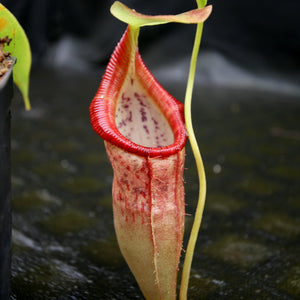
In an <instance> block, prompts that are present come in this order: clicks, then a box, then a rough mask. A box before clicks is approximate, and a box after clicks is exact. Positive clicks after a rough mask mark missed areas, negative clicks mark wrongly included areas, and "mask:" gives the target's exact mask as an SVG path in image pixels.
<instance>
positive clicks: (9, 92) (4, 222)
mask: <svg viewBox="0 0 300 300" xmlns="http://www.w3.org/2000/svg"><path fill="white" fill-rule="evenodd" d="M12 96H13V80H12V67H11V68H10V70H9V71H8V72H7V73H6V74H5V75H4V76H2V77H1V79H0V299H1V300H6V299H8V298H9V292H10V283H9V282H10V264H11V205H10V195H11V169H10V168H11V165H10V119H11V113H10V106H11V100H12Z"/></svg>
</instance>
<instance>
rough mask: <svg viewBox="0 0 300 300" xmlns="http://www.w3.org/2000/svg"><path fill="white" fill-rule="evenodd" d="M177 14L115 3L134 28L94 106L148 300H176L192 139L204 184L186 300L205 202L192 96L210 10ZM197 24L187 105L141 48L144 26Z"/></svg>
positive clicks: (128, 255) (122, 231) (121, 226)
mask: <svg viewBox="0 0 300 300" xmlns="http://www.w3.org/2000/svg"><path fill="white" fill-rule="evenodd" d="M204 2H205V1H199V3H198V9H195V10H192V11H189V12H185V13H182V14H179V15H157V16H148V15H143V14H140V13H137V12H136V11H134V10H131V9H129V8H128V7H126V6H125V5H123V4H122V3H120V2H115V3H114V4H113V5H112V7H111V13H112V14H113V15H114V16H115V17H117V18H118V19H120V20H121V21H123V22H126V23H127V24H128V27H127V29H126V31H125V33H124V35H123V37H122V38H121V40H120V42H119V44H118V45H117V47H116V48H115V50H114V52H113V54H112V56H111V58H110V61H109V63H108V65H107V67H106V70H105V73H104V76H103V78H102V81H101V83H100V86H99V88H98V91H97V93H96V96H95V97H94V99H93V100H92V103H91V105H90V119H91V124H92V126H93V129H94V130H95V131H96V132H97V133H98V134H99V135H100V136H101V137H102V138H103V139H104V140H105V148H106V152H107V155H108V158H109V160H110V162H111V165H112V168H113V171H114V177H113V187H112V198H113V214H114V226H115V231H116V235H117V240H118V244H119V247H120V250H121V252H122V255H123V256H124V258H125V260H126V262H127V264H128V266H129V268H130V269H131V271H132V273H133V275H134V276H135V278H136V280H137V283H138V285H139V287H140V289H141V291H142V293H143V294H144V296H145V298H146V299H176V286H177V273H178V268H179V261H180V257H181V253H182V241H183V234H184V219H185V200H184V186H183V170H184V158H185V149H184V147H185V144H186V141H187V138H188V137H189V139H190V142H191V145H192V149H193V152H194V155H195V159H196V163H197V166H198V173H199V179H200V191H201V192H199V204H198V207H197V210H196V217H195V221H194V226H193V228H192V233H191V237H190V241H189V244H188V247H187V251H186V255H185V263H184V267H183V272H182V274H183V275H182V280H181V290H180V299H186V297H187V289H188V280H189V272H190V267H191V261H192V256H193V251H194V247H195V243H196V239H197V235H198V230H199V227H200V223H201V218H202V211H203V206H204V199H205V191H206V184H205V174H204V168H203V164H202V159H201V155H200V152H199V150H198V147H197V143H196V141H195V138H194V133H193V130H192V123H191V109H190V105H191V95H192V89H193V81H194V76H195V66H196V60H197V54H198V48H199V44H200V39H201V33H202V24H203V22H204V21H205V20H206V19H207V18H208V16H209V15H210V13H211V9H212V8H211V6H205V5H206V3H204ZM169 22H178V23H186V24H198V29H197V33H196V39H195V45H194V51H193V54H192V60H191V68H190V75H189V80H188V86H187V91H186V99H185V104H184V105H183V104H182V103H181V102H179V101H177V100H176V99H175V98H174V97H172V96H171V95H170V94H169V93H168V92H167V91H166V90H164V89H163V87H162V86H161V85H160V84H159V83H158V82H157V80H156V79H155V78H154V76H153V75H152V74H151V73H150V71H149V70H148V68H147V67H146V65H145V64H144V62H143V60H142V58H141V55H140V53H139V50H138V36H139V31H140V27H141V26H149V25H158V24H165V23H169Z"/></svg>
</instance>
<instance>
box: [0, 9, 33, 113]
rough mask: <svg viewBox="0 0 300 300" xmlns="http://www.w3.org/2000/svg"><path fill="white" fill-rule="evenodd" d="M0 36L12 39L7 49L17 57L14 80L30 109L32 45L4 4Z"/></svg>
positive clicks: (0, 10) (0, 16)
mask: <svg viewBox="0 0 300 300" xmlns="http://www.w3.org/2000/svg"><path fill="white" fill-rule="evenodd" d="M0 36H1V37H2V38H3V37H5V36H8V37H9V38H11V39H12V41H11V43H10V44H9V45H8V46H5V50H6V51H8V52H10V53H11V54H12V55H13V56H15V57H16V58H17V63H16V65H15V66H14V71H13V77H14V82H15V84H16V85H17V86H18V88H19V90H20V91H21V93H22V96H23V99H24V103H25V108H26V110H29V109H30V101H29V76H30V68H31V50H30V45H29V42H28V39H27V36H26V33H25V32H24V30H23V28H22V26H21V25H20V23H19V22H18V20H17V19H16V18H15V17H14V15H13V14H12V13H11V12H10V11H9V10H8V9H6V8H5V7H4V6H3V5H2V4H0Z"/></svg>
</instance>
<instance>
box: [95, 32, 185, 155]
mask: <svg viewBox="0 0 300 300" xmlns="http://www.w3.org/2000/svg"><path fill="white" fill-rule="evenodd" d="M133 47H136V45H135V44H134V42H132V36H131V34H130V27H128V28H127V30H126V32H125V33H124V35H123V37H122V39H121V41H120V42H119V44H118V46H117V47H116V49H115V51H114V53H113V55H112V56H111V59H110V61H109V64H108V66H107V68H106V71H105V74H104V76H103V79H102V82H101V84H100V87H99V89H98V91H97V93H96V96H95V97H94V99H93V101H92V103H91V105H90V119H91V124H92V126H93V128H94V130H95V131H96V132H97V133H98V134H99V135H100V136H101V137H102V138H103V139H104V140H107V141H109V142H110V143H112V144H114V145H117V146H119V147H121V148H122V149H124V150H126V151H128V152H131V153H135V154H137V155H141V156H149V157H157V156H160V157H164V156H168V155H172V154H174V153H176V152H178V151H179V150H181V149H182V148H183V147H184V145H185V143H186V140H187V134H186V130H185V126H184V118H183V104H182V103H181V102H179V101H177V100H176V99H175V98H174V97H173V96H171V95H170V94H169V93H168V92H167V91H166V90H164V89H163V88H162V87H161V85H160V84H159V83H158V82H157V81H156V79H155V78H154V77H153V75H152V74H151V73H150V72H149V70H148V69H147V67H146V66H145V64H144V62H143V60H142V58H141V56H140V54H139V52H138V50H137V49H133ZM134 51H136V54H135V58H134V59H135V61H134V65H133V62H132V61H131V57H132V53H134ZM132 65H133V68H132V67H131V66H132ZM135 81H137V82H138V84H139V86H141V87H142V88H143V89H144V90H145V91H146V92H147V96H148V97H150V98H151V101H153V102H154V103H155V105H156V106H157V107H158V109H159V111H160V112H161V114H162V115H163V116H164V117H165V118H166V120H167V122H168V124H169V126H170V128H171V130H172V132H173V135H174V141H173V142H172V143H171V144H168V145H164V146H159V147H146V146H143V145H141V144H138V143H135V142H133V141H131V140H130V139H129V138H126V137H125V136H124V135H123V134H121V133H120V131H119V129H118V127H117V124H116V120H115V116H116V107H117V102H118V101H119V99H120V98H122V96H123V95H122V94H121V91H122V87H123V86H124V85H126V84H127V85H130V84H133V83H134V82H135ZM145 130H147V128H146V127H145Z"/></svg>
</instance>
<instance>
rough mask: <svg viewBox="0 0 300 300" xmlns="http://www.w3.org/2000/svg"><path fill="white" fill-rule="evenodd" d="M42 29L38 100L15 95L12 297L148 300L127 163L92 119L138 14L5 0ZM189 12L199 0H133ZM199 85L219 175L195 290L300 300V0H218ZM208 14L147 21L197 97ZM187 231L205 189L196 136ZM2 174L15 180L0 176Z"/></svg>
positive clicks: (208, 160)
mask: <svg viewBox="0 0 300 300" xmlns="http://www.w3.org/2000/svg"><path fill="white" fill-rule="evenodd" d="M1 2H2V3H3V5H5V6H6V7H7V8H8V9H9V10H11V12H12V13H13V14H14V15H15V16H16V17H17V18H18V19H19V21H20V23H21V24H22V25H23V27H24V29H25V31H26V32H27V35H28V37H29V40H30V43H31V48H32V53H33V68H32V72H31V84H30V98H31V104H32V110H31V111H25V109H24V105H23V103H22V99H21V96H20V93H18V92H17V90H16V89H15V97H14V98H15V99H14V101H13V102H12V110H11V111H12V143H11V145H12V146H11V148H12V209H13V239H12V240H13V242H12V244H13V250H12V272H11V273H12V276H11V290H12V297H11V299H12V300H15V299H21V300H23V299H116V300H131V299H142V296H141V294H140V292H139V289H138V287H137V285H136V282H135V280H134V278H133V276H132V275H131V273H130V271H129V270H128V269H127V266H126V264H125V262H124V261H123V259H122V257H121V254H120V252H119V249H118V245H117V242H116V239H115V233H114V229H113V218H112V214H113V213H112V208H111V202H112V199H111V183H112V177H113V174H112V170H111V166H110V164H109V162H108V159H107V157H106V154H105V149H104V145H103V142H102V140H101V139H100V138H99V137H98V136H97V134H96V133H95V132H93V130H92V128H91V125H90V121H89V112H88V107H89V104H90V102H91V100H92V98H93V97H94V95H95V93H96V90H97V88H98V85H99V83H100V80H101V76H102V74H103V72H104V68H105V65H106V64H107V62H108V59H109V57H110V55H111V53H112V51H113V49H114V47H115V46H116V44H117V43H118V41H119V40H120V38H121V36H122V33H123V32H124V30H125V28H126V24H123V23H121V22H120V21H119V20H117V19H115V18H114V17H113V16H112V15H111V14H110V12H109V8H110V6H111V5H112V3H113V1H112V0H110V1H105V0H98V1H97V0H72V1H71V0H6V1H1ZM124 4H126V5H128V6H129V7H131V8H135V9H136V10H137V11H139V12H143V13H147V14H176V13H181V12H183V11H187V10H189V9H193V8H195V7H196V2H195V0H181V1H178V0H172V1H171V0H164V1H163V0H159V1H158V0H148V1H145V0H124ZM208 4H212V5H213V12H212V15H211V16H210V18H209V19H208V20H207V21H206V22H205V26H204V33H203V40H202V45H201V49H200V52H199V59H198V68H197V76H196V85H195V88H194V94H193V111H192V113H193V117H194V118H193V120H194V122H193V124H194V129H195V134H196V136H197V139H198V141H199V146H200V148H201V152H202V155H203V159H204V166H205V170H206V175H207V199H206V206H205V211H204V215H203V222H202V225H201V231H200V234H199V237H198V243H197V246H196V250H195V253H194V260H193V265H192V273H191V281H190V288H189V299H190V300H193V299H197V300H201V299H205V300H215V299H233V300H235V299H238V300H240V299H255V300H265V299H272V300H296V299H300V282H299V274H300V256H299V253H300V248H299V246H300V241H299V237H300V219H299V209H300V206H299V203H300V201H299V195H300V191H299V180H300V173H299V164H300V156H299V145H300V131H299V114H300V101H299V100H300V85H299V82H300V71H299V70H300V68H299V67H300V61H299V54H300V26H299V12H300V1H299V0H286V1H279V0H273V1H270V0H261V1H250V0H240V1H238V0H235V1H234V0H227V1H224V0H210V1H209V2H208ZM195 29H196V27H195V25H182V24H167V25H161V26H154V27H146V28H142V30H141V34H140V40H139V42H140V43H139V47H140V52H141V54H142V57H143V59H144V61H145V63H146V65H147V66H148V68H149V69H150V71H151V72H152V73H153V74H154V76H155V77H156V78H157V79H158V81H159V82H160V83H162V85H163V87H164V88H166V89H167V90H168V91H169V92H171V94H172V95H174V96H175V97H176V98H177V99H178V100H181V101H182V100H183V97H184V91H185V85H186V79H187V74H188V67H189V60H190V55H191V51H192V46H193V40H194V34H195ZM186 153H187V155H186V165H185V166H186V170H185V175H184V179H185V181H186V184H185V193H186V203H187V205H186V212H187V215H186V233H187V234H186V235H185V240H184V245H183V248H185V245H186V242H187V237H188V233H189V232H190V228H191V224H192V220H193V215H194V212H195V207H196V201H197V195H198V178H197V173H196V168H195V162H194V160H193V156H192V154H191V150H190V147H189V144H187V147H186ZM0 184H1V182H0Z"/></svg>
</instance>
